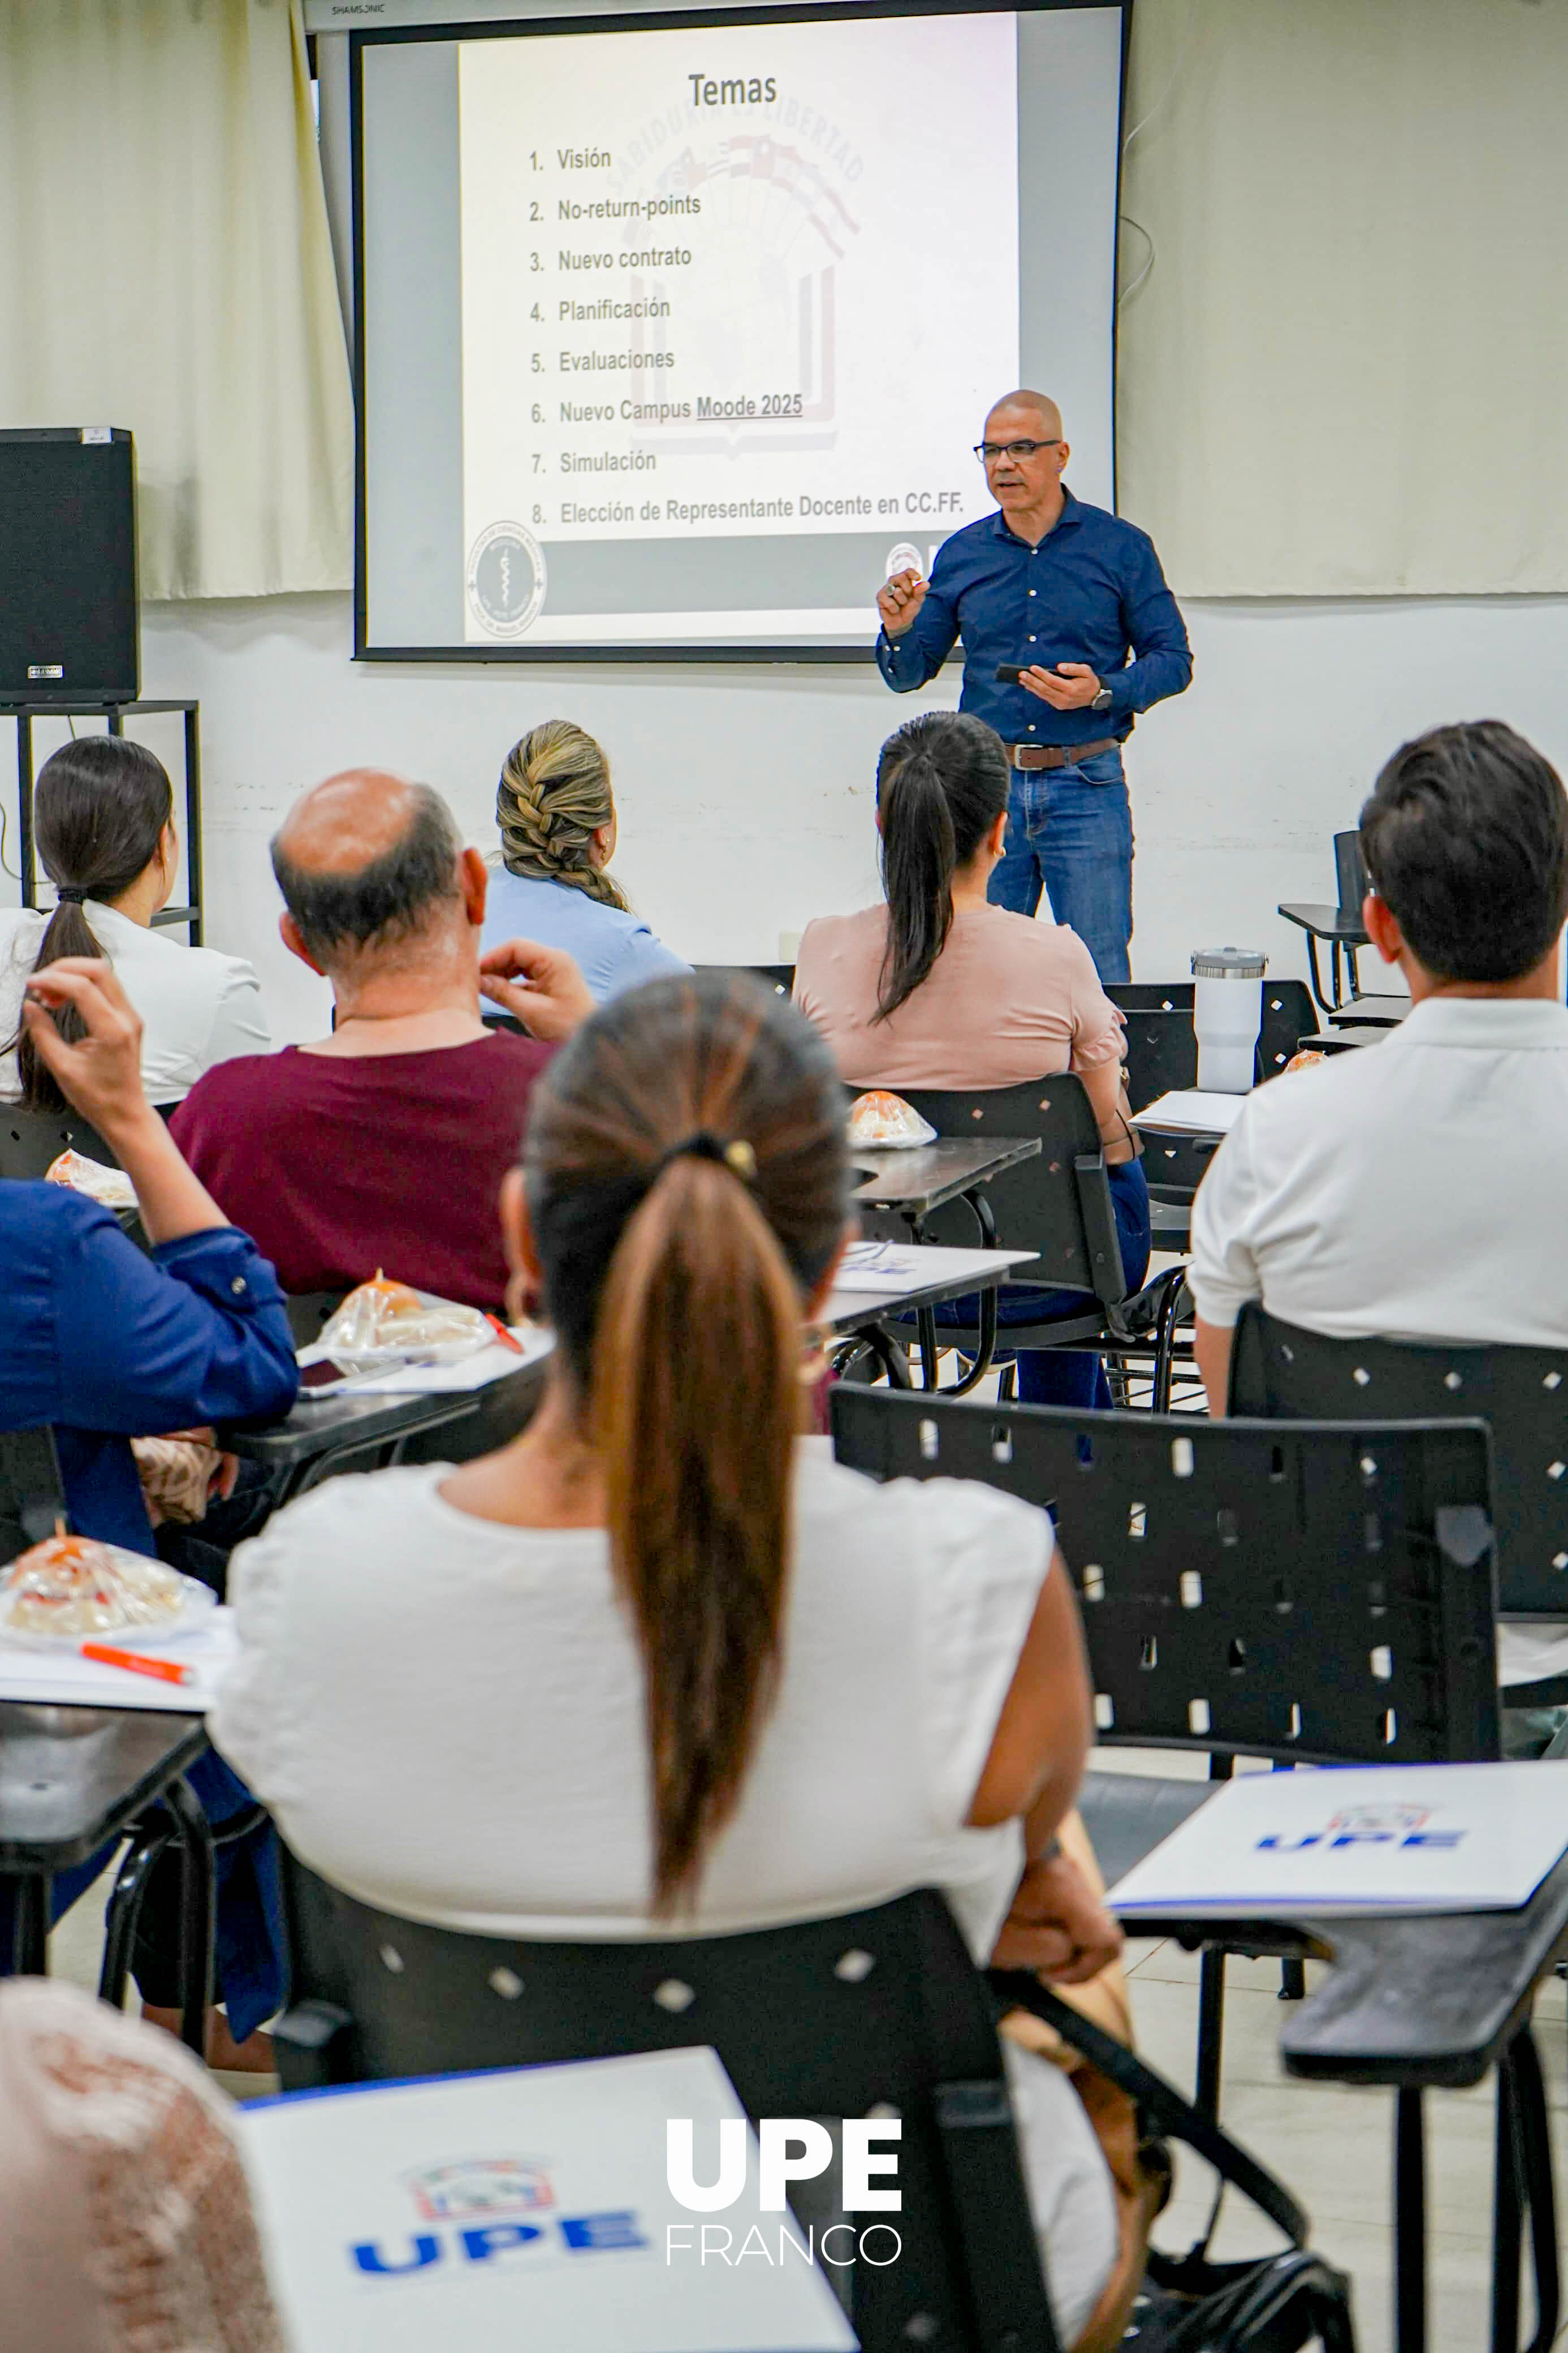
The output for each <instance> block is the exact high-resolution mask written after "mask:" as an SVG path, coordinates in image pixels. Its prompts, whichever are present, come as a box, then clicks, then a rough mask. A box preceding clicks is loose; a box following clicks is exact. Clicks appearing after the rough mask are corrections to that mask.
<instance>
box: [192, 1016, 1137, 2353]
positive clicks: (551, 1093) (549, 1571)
mask: <svg viewBox="0 0 1568 2353" xmlns="http://www.w3.org/2000/svg"><path fill="white" fill-rule="evenodd" d="M842 1103H843V1099H842V1093H841V1091H840V1088H839V1084H838V1081H837V1073H836V1071H834V1068H833V1063H832V1060H831V1058H830V1056H829V1055H828V1054H827V1052H826V1050H825V1049H824V1048H823V1047H822V1045H821V1044H820V1043H819V1041H818V1040H817V1039H816V1038H815V1036H814V1035H813V1033H812V1031H811V1029H810V1028H809V1026H808V1025H807V1024H806V1023H805V1022H804V1021H803V1020H802V1019H801V1018H800V1017H799V1016H798V1014H796V1013H795V1012H794V1011H793V1009H792V1008H790V1007H789V1006H788V1005H786V1004H785V1003H784V1002H783V1000H781V999H779V998H777V997H773V996H771V995H770V994H768V993H767V992H766V991H764V990H763V989H762V988H761V987H757V986H756V985H754V984H752V983H750V982H747V981H745V980H742V979H736V978H731V977H725V976H721V975H718V974H713V975H708V974H701V975H697V976H693V977H691V978H689V979H685V980H668V981H661V982H658V983H655V984H653V985H652V986H650V987H647V988H644V989H640V990H638V991H637V992H636V993H635V994H633V995H629V996H625V997H620V998H618V999H617V1000H616V1002H615V1003H614V1004H612V1005H610V1006H607V1007H605V1008H603V1009H601V1011H600V1012H599V1013H598V1014H597V1015H596V1016H595V1018H593V1019H592V1020H591V1021H589V1022H588V1023H586V1024H585V1025H584V1028H583V1029H581V1030H580V1031H579V1032H578V1033H577V1035H576V1037H575V1038H574V1039H573V1040H572V1041H571V1043H570V1044H569V1045H567V1046H566V1047H565V1048H564V1049H563V1050H562V1051H561V1052H560V1053H559V1054H558V1055H557V1056H556V1058H555V1060H553V1061H552V1064H551V1066H550V1069H549V1071H547V1072H546V1073H545V1076H544V1078H543V1080H542V1082H541V1083H540V1085H539V1086H538V1087H537V1088H536V1090H535V1092H534V1094H533V1098H532V1103H531V1112H530V1118H529V1125H528V1133H527V1138H526V1145H525V1149H524V1157H523V1165H522V1166H521V1169H520V1170H517V1171H515V1172H514V1173H513V1175H512V1176H511V1177H510V1179H509V1181H508V1184H507V1186H506V1188H505V1190H504V1193H503V1196H502V1219H503V1225H504V1228H505V1232H506V1236H507V1242H508V1249H509V1251H510V1257H511V1261H512V1265H513V1268H514V1294H513V1305H514V1307H521V1304H522V1303H523V1301H524V1299H525V1298H526V1299H529V1300H531V1301H532V1302H533V1303H535V1305H536V1306H537V1307H538V1308H539V1309H540V1310H541V1311H542V1312H543V1313H544V1314H548V1316H549V1317H550V1318H551V1320H552V1324H553V1326H554V1331H555V1343H556V1345H555V1354H554V1356H553V1359H552V1366H551V1374H550V1382H549V1387H548V1389H547V1392H546V1395H545V1398H544V1400H543V1402H542V1405H541V1407H540V1409H539V1411H538V1412H537V1414H536V1415H535V1417H534V1419H533V1420H532V1421H531V1423H530V1424H529V1426H528V1428H527V1429H526V1430H524V1431H523V1432H522V1434H521V1437H519V1438H517V1439H515V1440H512V1442H511V1443H510V1445H509V1446H507V1447H505V1448H503V1449H502V1450H501V1451H500V1452H499V1453H497V1454H492V1455H489V1456H487V1457H485V1458H483V1459H482V1460H480V1461H474V1462H470V1463H466V1464H464V1465H463V1466H462V1467H461V1468H459V1469H457V1470H453V1469H450V1468H447V1467H446V1466H443V1465H440V1464H437V1465H434V1466H428V1465H427V1466H424V1467H421V1468H418V1469H412V1468H410V1469H400V1470H394V1471H385V1472H379V1473H376V1474H374V1475H373V1476H370V1477H366V1478H361V1479H340V1480H334V1481H331V1482H328V1483H327V1484H326V1485H324V1486H322V1487H321V1488H320V1489H319V1490H318V1491H317V1492H316V1493H313V1494H311V1495H310V1496H307V1497H305V1498H304V1499H302V1500H301V1501H300V1503H298V1504H292V1505H290V1506H289V1508H288V1509H287V1510H285V1511H283V1512H281V1513H279V1514H277V1515H276V1516H275V1517H274V1518H273V1519H272V1521H271V1522H270V1523H269V1524H268V1527H267V1529H266V1530H265V1532H264V1533H263V1534H262V1535H260V1536H258V1537H257V1538H256V1539H255V1541H254V1542H253V1543H251V1544H249V1545H247V1546H242V1547H241V1549H240V1550H239V1551H238V1552H237V1554H236V1555H235V1557H234V1562H233V1567H232V1570H231V1575H230V1582H229V1599H230V1600H231V1601H232V1602H234V1604H235V1605H236V1609H237V1617H238V1623H239V1632H240V1642H241V1649H240V1655H239V1658H238V1660H237V1663H236V1665H235V1667H234V1669H233V1670H232V1672H231V1674H230V1676H229V1678H228V1680H227V1681H226V1683H225V1685H224V1688H223V1692H222V1694H221V1696H220V1699H219V1702H218V1704H217V1707H216V1713H215V1715H214V1716H213V1719H212V1729H213V1734H214V1737H215V1739H216V1742H217V1744H218V1746H219V1747H220V1748H221V1749H222V1751H223V1753H224V1754H225V1755H226V1757H228V1758H229V1759H230V1760H231V1762H232V1763H233V1764H234V1765H235V1766H236V1767H237V1769H238V1770H239V1771H241V1772H243V1773H244V1775H245V1777H246V1778H247V1782H248V1783H249V1784H250V1785H251V1786H252V1787H253V1788H255V1790H256V1792H257V1794H258V1797H260V1798H261V1799H263V1801H264V1802H265V1803H266V1804H268V1806H269V1807H270V1808H271V1810H272V1811H273V1813H274V1816H275V1818H276V1819H277V1820H278V1823H279V1828H280V1830H281V1831H282V1833H283V1836H284V1838H285V1839H286V1840H287V1841H288V1843H289V1846H290V1847H291V1848H292V1849H293V1851H294V1852H296V1853H297V1854H298V1855H300V1857H301V1858H302V1859H303V1861H305V1862H307V1863H309V1864H310V1866H311V1867H312V1868H313V1869H314V1870H316V1871H318V1872H319V1873H322V1874H323V1875H324V1876H325V1877H326V1878H328V1879H330V1880H331V1881H333V1882H334V1883H337V1884H338V1885H340V1886H342V1887H344V1888H347V1889H348V1890H349V1891H350V1892H351V1893H352V1894H355V1895H357V1896H359V1897H361V1898H363V1900H364V1901H366V1902H368V1903H372V1904H375V1905H381V1906H383V1907H384V1908H385V1909H386V1910H388V1911H390V1912H393V1913H395V1914H398V1915H403V1916H405V1917H408V1918H415V1919H420V1920H426V1921H431V1922H436V1923H438V1924H440V1925H443V1926H448V1927H452V1928H457V1929H467V1930H469V1931H473V1932H477V1933H483V1934H486V1935H494V1936H523V1937H534V1936H554V1937H565V1938H588V1939H592V1938H595V1937H600V1936H604V1937H616V1938H626V1937H650V1936H664V1935H669V1936H681V1935H689V1934H692V1933H696V1934H699V1935H701V1934H708V1933H713V1934H721V1933H725V1932H728V1931H731V1930H741V1929H746V1928H754V1927H761V1926H769V1925H773V1924H776V1923H780V1922H784V1921H788V1920H794V1919H811V1918H822V1917H826V1916H828V1915H832V1914H834V1913H837V1912H839V1911H844V1910H848V1909H851V1908H853V1907H855V1906H858V1905H868V1904H874V1903H878V1902H880V1901H882V1900H883V1899H885V1898H888V1897H891V1896H893V1895H895V1894H900V1893H901V1892H903V1891H904V1890H907V1889H910V1888H913V1887H919V1886H925V1885H936V1886H940V1887H942V1888H943V1889H944V1890H945V1891H946V1893H947V1895H948V1898H949V1901H950V1902H951V1904H952V1908H953V1912H954V1915H955V1916H956V1917H957V1919H958V1921H959V1923H960V1926H962V1928H963V1931H964V1933H965V1935H966V1936H967V1937H968V1939H969V1942H970V1945H971V1948H972V1950H973V1953H974V1956H975V1958H976V1960H979V1961H983V1960H984V1959H985V1958H986V1957H988V1956H989V1955H990V1953H991V1952H992V1950H993V1948H994V1947H995V1945H996V1943H997V1939H998V1937H999V1936H1002V1935H1003V1934H1004V1923H1007V1924H1008V1925H1007V1926H1006V1928H1005V1944H1004V1947H1003V1950H1004V1952H1005V1954H1006V1956H1007V1957H1009V1958H1010V1959H1013V1960H1016V1961H1019V1962H1025V1961H1036V1960H1037V1961H1040V1962H1043V1963H1045V1964H1046V1965H1047V1966H1049V1967H1051V1968H1053V1969H1054V1970H1055V1972H1056V1974H1058V1976H1060V1977H1063V1978H1072V1979H1074V1980H1079V1979H1082V1978H1088V1977H1089V1976H1091V1975H1093V1974H1094V1973H1095V1972H1096V1971H1097V1970H1098V1969H1099V1968H1100V1967H1101V1966H1102V1965H1103V1963H1104V1962H1105V1961H1106V1960H1107V1959H1108V1958H1109V1957H1110V1955H1111V1954H1112V1953H1113V1952H1114V1949H1115V1947H1116V1945H1117V1943H1118V1941H1119V1940H1118V1936H1117V1932H1116V1930H1115V1928H1114V1926H1112V1924H1111V1923H1110V1921H1109V1920H1108V1919H1107V1918H1106V1917H1105V1915H1104V1914H1103V1912H1102V1911H1101V1910H1100V1906H1099V1905H1098V1904H1097V1903H1096V1902H1095V1900H1094V1899H1093V1896H1092V1895H1091V1894H1090V1893H1089V1889H1088V1887H1087V1885H1086V1883H1085V1882H1084V1881H1083V1879H1082V1878H1081V1877H1079V1875H1078V1874H1077V1873H1075V1871H1074V1869H1073V1867H1072V1865H1071V1864H1069V1863H1068V1862H1065V1861H1063V1860H1062V1859H1061V1858H1059V1857H1058V1855H1057V1853H1056V1852H1055V1831H1056V1829H1057V1825H1058V1822H1059V1821H1060V1820H1061V1819H1062V1817H1063V1815H1064V1814H1065V1813H1066V1811H1067V1810H1068V1807H1069V1806H1070V1804H1071V1801H1072V1797H1073V1792H1074V1790H1075V1788H1076V1787H1077V1783H1078V1779H1079V1774H1080V1772H1081V1769H1082V1765H1083V1760H1084V1757H1085V1754H1086V1751H1087V1746H1088V1742H1089V1688H1088V1681H1087V1676H1086V1672H1085V1667H1084V1658H1083V1646H1082V1638H1081V1634H1080V1631H1079V1624H1078V1618H1077V1611H1076V1606H1075V1603H1074V1599H1073V1594H1072V1588H1071V1584H1070V1582H1069V1580H1068V1577H1067V1576H1066V1575H1065V1573H1064V1572H1063V1571H1062V1570H1061V1569H1060V1568H1059V1567H1055V1566H1053V1562H1052V1536H1051V1528H1050V1523H1049V1521H1048V1519H1047V1516H1046V1514H1044V1513H1043V1512H1040V1511H1037V1510H1035V1509H1034V1508H1033V1507H1032V1506H1030V1505H1028V1504H1023V1503H1021V1502H1019V1501H1017V1500H1016V1498H1014V1497H1011V1496H1008V1495H1004V1494H1001V1493H997V1492H996V1491H995V1490H994V1489H991V1488H987V1487H980V1486H968V1485H964V1484H962V1483H960V1482H954V1481H941V1480H939V1481H933V1482H929V1483H923V1484H918V1485H917V1484H914V1483H912V1482H894V1483H892V1484H890V1485H888V1486H878V1485H876V1484H875V1483H873V1482H871V1481H870V1480H868V1479H866V1478H863V1477H862V1476H861V1475H860V1474H859V1473H858V1472H853V1471H849V1470H846V1469H843V1468H841V1467H840V1466H838V1465H837V1464H836V1463H834V1462H833V1461H830V1460H828V1459H826V1456H825V1454H824V1453H823V1451H822V1450H821V1448H820V1446H819V1445H816V1444H814V1443H811V1442H806V1443H803V1442H802V1440H800V1438H799V1436H798V1434H797V1433H798V1432H799V1430H800V1429H801V1426H802V1420H803V1406H804V1403H805V1397H806V1388H805V1381H804V1380H803V1370H804V1369H805V1362H806V1361H807V1360H806V1332H807V1329H808V1327H809V1324H810V1321H811V1318H812V1315H813V1314H814V1313H815V1312H816V1309H817V1308H818V1307H819V1305H820V1303H821V1301H822V1299H823V1297H824V1295H825V1293H826V1289H827V1287H828V1284H829V1283H830V1282H831V1280H832V1276H833V1271H834V1268H835V1266H836V1264H837V1259H838V1256H839V1253H840V1250H841V1249H842V1246H843V1243H844V1241H845V1239H846V1235H847V1202H848V1170H847V1153H846V1146H845V1142H844V1122H843V1108H842ZM1011 2063H1012V2064H1013V2066H1014V2068H1015V2088H1016V2097H1017V2104H1018V2108H1019V2114H1020V2118H1021V2122H1022V2126H1023V2131H1024V2136H1025V2144H1026V2156H1027V2161H1028V2167H1029V2171H1030V2178H1031V2185H1032V2189H1033V2191H1034V2204H1035V2211H1036V2215H1037V2221H1038V2224H1039V2227H1040V2230H1041V2232H1042V2236H1043V2238H1044V2240H1045V2242H1046V2251H1047V2262H1048V2265H1049V2272H1050V2278H1051V2284H1052V2290H1053V2295H1054V2297H1055V2300H1056V2305H1057V2314H1058V2331H1059V2333H1060V2335H1061V2337H1062V2340H1063V2342H1064V2344H1070V2343H1071V2342H1072V2341H1073V2339H1074V2337H1076V2336H1077V2335H1078V2333H1079V2329H1080V2328H1081V2327H1082V2325H1083V2321H1084V2318H1085V2316H1087V2315H1088V2313H1089V2311H1090V2309H1091V2307H1092V2306H1094V2304H1095V2301H1096V2299H1097V2297H1098V2296H1099V2295H1100V2291H1101V2289H1102V2287H1103V2286H1104V2284H1105V2282H1106V2280H1107V2278H1108V2277H1109V2276H1110V2272H1111V2268H1112V2265H1113V2263H1114V2259H1115V2252H1116V2223H1115V2215H1114V2200H1113V2196H1112V2191H1111V2187H1110V2176H1109V2173H1108V2171H1107V2168H1106V2166H1105V2163H1104V2160H1103V2158H1102V2157H1101V2155H1100V2148H1099V2145H1098V2143H1097V2142H1096V2141H1095V2139H1094V2137H1093V2135H1092V2132H1091V2131H1090V2129H1089V2123H1088V2119H1087V2116H1086V2115H1085V2112H1084V2110H1083V2108H1082V2107H1081V2106H1080V2105H1079V2103H1078V2101H1077V2097H1076V2094H1074V2093H1073V2091H1072V2089H1071V2087H1070V2085H1069V2084H1068V2082H1067V2080H1066V2078H1065V2077H1064V2076H1062V2075H1061V2074H1060V2073H1058V2072H1057V2071H1056V2070H1055V2069H1053V2068H1052V2066H1051V2065H1050V2064H1049V2063H1048V2062H1047V2061H1045V2060H1043V2059H1037V2058H1035V2057H1033V2056H1031V2055H1030V2054H1027V2053H1024V2052H1019V2053H1016V2054H1015V2055H1014V2057H1013V2060H1012V2062H1011Z"/></svg>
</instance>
